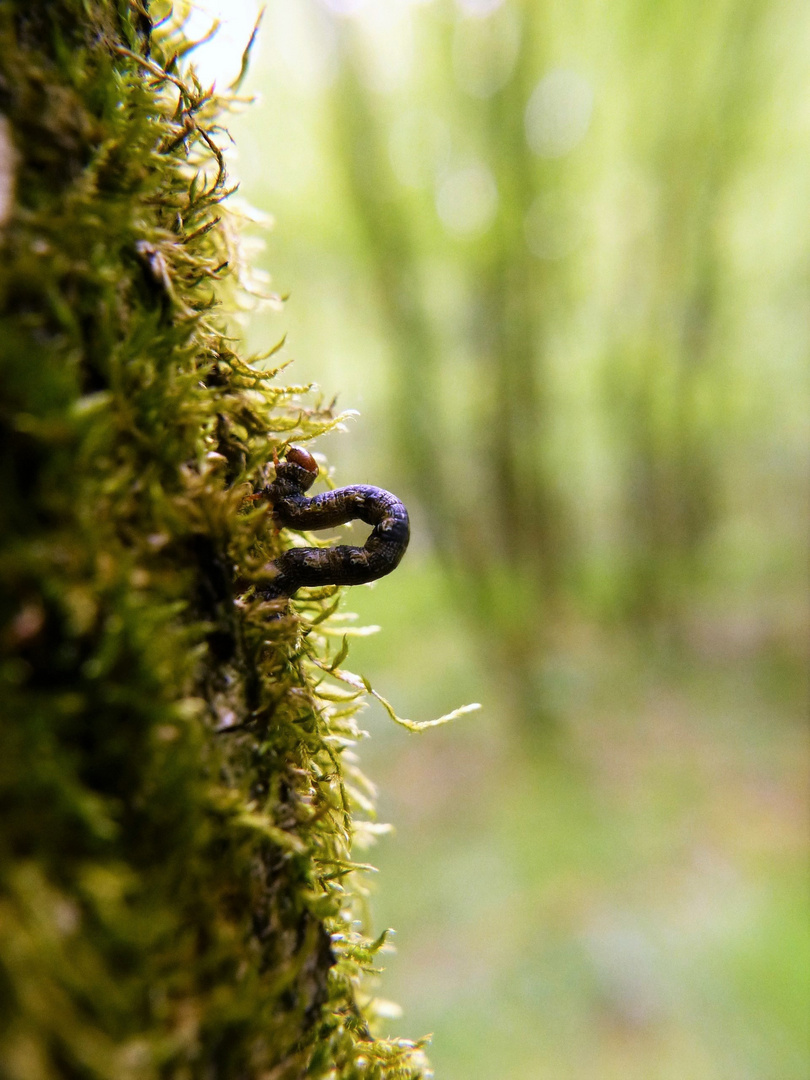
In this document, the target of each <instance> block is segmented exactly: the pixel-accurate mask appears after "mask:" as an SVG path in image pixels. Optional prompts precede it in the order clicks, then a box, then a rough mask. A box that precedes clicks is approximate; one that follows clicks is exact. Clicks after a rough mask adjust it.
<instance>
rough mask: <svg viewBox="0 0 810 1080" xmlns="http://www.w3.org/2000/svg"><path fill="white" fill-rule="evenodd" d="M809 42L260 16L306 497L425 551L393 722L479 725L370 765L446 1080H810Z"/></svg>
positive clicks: (388, 881) (506, 0) (660, 25)
mask: <svg viewBox="0 0 810 1080" xmlns="http://www.w3.org/2000/svg"><path fill="white" fill-rule="evenodd" d="M808 30H810V12H809V11H808V9H807V7H806V5H803V4H800V3H796V2H795V0H775V2H774V0H744V2H742V3H736V2H734V3H733V2H730V0H721V2H720V3H712V4H701V3H698V2H697V0H685V2H677V3H676V2H672V3H656V4H650V3H641V2H639V0H618V2H616V3H610V4H596V3H585V4H570V3H564V2H559V0H558V2H549V0H525V2H521V0H502V2H499V0H457V2H451V0H435V2H427V3H425V2H421V3H417V2H414V3H410V2H407V0H402V2H399V0H380V2H375V0H367V2H365V3H364V2H363V0H300V2H296V3H289V2H285V0H270V2H269V3H268V5H267V12H266V15H265V19H264V24H263V34H262V42H261V53H260V62H259V64H258V65H257V67H256V69H255V73H254V80H253V82H252V84H251V87H252V88H255V89H259V90H260V91H262V94H263V101H262V104H261V105H260V107H259V108H258V109H257V110H256V111H255V113H254V115H252V116H251V115H246V116H245V118H244V120H241V121H240V126H239V128H238V130H239V144H240V159H239V162H238V168H239V171H240V173H241V175H242V177H243V178H244V181H245V183H244V187H243V191H244V192H245V193H246V194H247V196H248V198H249V199H250V201H251V202H253V203H256V204H259V205H260V206H261V207H262V208H264V209H268V210H269V211H271V212H272V213H273V214H274V215H275V216H276V218H277V223H278V224H277V229H276V232H275V234H274V235H273V236H272V237H271V240H270V244H271V246H270V249H269V256H268V266H270V267H272V269H273V272H274V274H275V275H276V282H277V285H278V287H280V288H282V289H285V290H286V289H289V290H290V291H291V300H290V303H289V305H288V308H287V312H286V315H285V319H286V323H287V325H288V327H289V330H290V334H289V338H288V341H289V343H290V349H291V353H292V354H293V355H295V356H296V357H297V358H299V359H300V360H301V363H302V365H303V369H304V370H305V371H306V374H307V377H312V376H314V377H316V378H317V379H318V380H319V382H321V384H322V385H323V387H324V390H325V392H326V393H328V394H330V393H332V392H337V393H339V394H340V395H341V396H340V400H341V403H342V404H343V405H344V406H346V407H352V408H358V409H359V410H360V411H361V414H362V415H361V419H360V421H359V422H358V424H357V426H356V428H355V429H354V431H353V437H352V439H350V440H348V439H347V440H343V441H342V442H341V440H339V439H335V440H334V441H333V442H332V443H331V445H330V456H331V458H332V460H334V461H336V462H338V463H339V473H340V475H341V477H346V478H347V479H349V478H350V479H351V480H356V481H359V482H370V483H374V482H379V480H378V477H379V476H380V475H381V474H382V475H384V476H386V478H388V477H394V478H395V479H394V480H392V481H391V483H392V486H393V487H394V490H396V491H397V493H398V494H400V495H402V496H403V497H404V498H405V499H406V501H407V502H408V505H409V508H410V509H411V510H412V517H413V521H414V529H413V537H414V539H413V541H412V547H411V552H410V554H409V559H408V562H407V564H404V565H403V567H402V571H401V573H400V574H398V575H397V577H396V579H395V580H392V581H391V584H390V588H388V589H387V590H386V594H385V595H386V599H387V601H388V603H389V610H390V611H391V612H393V613H394V615H395V617H394V618H393V619H389V620H388V624H387V626H386V628H385V632H384V634H383V635H381V637H380V638H379V639H369V640H368V641H363V642H362V643H360V645H359V650H358V651H359V652H360V653H361V654H362V656H363V666H364V669H365V670H370V671H372V672H373V673H374V675H375V679H376V680H377V681H380V682H381V683H382V684H383V686H384V688H385V689H386V690H387V691H388V692H389V693H392V694H393V696H394V697H395V699H396V700H397V701H402V702H403V703H404V705H405V707H407V708H408V709H409V710H411V709H412V710H413V711H418V710H425V711H431V710H433V709H435V708H437V707H438V708H439V709H441V708H443V707H444V706H445V704H450V703H451V702H452V701H453V699H454V698H455V697H457V695H458V694H459V693H461V694H463V695H465V696H466V695H469V696H474V697H479V696H480V697H481V698H482V699H483V701H484V703H485V715H484V716H483V717H482V718H481V720H480V721H478V720H470V721H464V722H463V723H461V724H459V725H457V726H456V727H455V729H450V730H448V731H446V732H444V733H442V734H441V735H440V736H439V737H438V738H437V739H436V740H433V741H432V742H431V744H430V745H425V744H424V743H421V744H419V745H413V744H412V743H406V742H405V741H404V739H402V738H401V737H400V735H399V733H397V732H387V731H386V730H385V729H383V728H382V727H380V729H379V730H376V729H375V732H374V734H375V739H374V740H373V742H372V746H371V748H370V750H369V751H368V758H366V759H364V764H366V763H367V762H369V761H370V764H369V767H370V769H371V772H372V775H374V776H375V778H379V779H380V780H381V781H382V784H381V786H382V789H383V791H384V792H385V793H386V795H385V797H384V802H383V812H384V815H385V817H386V818H387V819H391V820H393V822H394V823H395V825H396V826H397V829H398V839H397V841H396V843H395V844H394V842H387V843H386V845H385V846H384V849H383V851H382V852H381V854H380V855H379V856H378V861H379V863H380V865H381V868H382V871H383V873H382V874H381V875H380V889H379V895H378V897H377V900H376V902H377V904H378V908H379V910H380V911H381V912H382V913H383V917H382V921H383V922H388V921H390V922H391V923H392V924H393V925H396V926H397V928H398V931H399V932H400V935H401V936H400V942H401V952H400V954H399V955H398V956H397V957H394V958H393V959H392V960H391V961H390V964H389V968H390V976H391V979H392V982H393V985H394V987H395V992H394V996H395V997H397V999H398V1000H402V1001H403V1002H404V1004H405V1006H406V1019H407V1021H408V1022H409V1023H410V1024H411V1025H413V1029H414V1030H417V1031H418V1030H424V1029H426V1028H430V1029H431V1030H434V1031H435V1040H434V1048H433V1051H432V1057H433V1060H434V1061H435V1063H436V1065H437V1068H438V1070H439V1072H440V1074H441V1075H442V1077H444V1078H445V1080H456V1078H459V1080H461V1078H463V1080H479V1078H480V1080H485V1078H486V1080H488V1078H489V1077H491V1076H498V1077H502V1078H509V1080H528V1078H531V1080H538V1078H539V1077H543V1078H545V1077H548V1078H549V1080H551V1078H553V1080H558V1078H560V1077H572V1078H577V1080H579V1078H589V1080H590V1078H591V1077H600V1078H603V1077H604V1078H612V1077H616V1078H619V1077H621V1080H627V1078H628V1077H631V1078H634V1080H635V1078H639V1080H641V1078H644V1080H648V1078H649V1077H656V1078H659V1080H664V1078H666V1080H669V1078H672V1080H682V1078H683V1077H684V1076H687V1075H688V1076H689V1077H690V1078H695V1080H698V1078H699V1080H725V1078H726V1077H728V1076H735V1077H751V1078H752V1080H753V1078H756V1080H761V1078H762V1077H767V1078H769V1080H785V1078H790V1080H806V1077H807V1058H806V1054H807V1040H808V1030H807V1025H808V1015H810V1011H809V1010H808V1008H807V1002H808V998H809V997H810V985H808V978H810V976H809V975H808V973H809V972H810V948H809V946H810V941H809V940H808V928H807V919H806V909H807V899H808V898H807V877H806V865H807V849H808V837H807V820H808V784H807V765H806V762H807V751H808V748H807V735H806V727H805V724H806V713H807V709H808V688H807V676H806V664H807V657H806V642H807V634H808V593H809V592H810V582H808V566H807V557H806V537H807V531H808V520H807V516H808V501H807V484H808V475H807V474H808V462H807V457H808V454H807V446H808V441H809V439H808V436H809V433H810V424H809V422H808V416H809V415H810V408H808V399H809V398H810V364H808V362H807V361H808V353H809V352H810V347H809V346H810V320H809V319H808V287H809V286H810V280H808V279H809V277H810V275H808V265H810V264H808V259H807V253H808V250H810V218H809V217H808V215H807V214H806V212H805V207H806V206H807V204H808V201H810V200H809V196H810V125H808V111H807V101H808V100H810V74H808V68H807V64H806V45H805V43H806V40H807V34H808ZM314 313H317V315H318V317H317V318H315V317H314ZM261 331H262V328H261V324H260V323H259V324H257V325H256V326H255V327H254V328H253V329H252V330H251V333H253V334H256V333H258V332H261ZM353 600H354V603H355V605H356V606H358V607H359V609H360V612H361V615H363V616H367V617H369V618H370V619H372V620H374V621H377V620H378V618H379V615H378V611H377V605H378V604H379V593H372V594H371V595H370V596H369V595H367V594H366V593H365V592H362V593H357V594H355V596H354V597H353ZM355 655H357V654H355ZM355 662H357V660H355ZM414 673H418V678H416V679H415V678H414ZM460 688H462V689H460ZM437 699H438V700H437ZM371 723H372V724H374V723H375V721H374V718H373V717H372V719H371ZM555 728H556V731H557V734H558V739H557V741H556V742H554V741H544V740H542V739H541V740H538V741H537V742H535V740H534V738H533V737H534V735H535V734H536V733H537V732H538V731H539V730H541V729H545V730H554V729H555ZM375 745H376V746H377V747H381V753H380V754H379V756H375V749H374V746H375ZM552 749H553V751H554V752H551V751H552ZM393 751H396V752H393ZM426 971H428V972H429V973H430V975H429V977H428V979H427V981H426V980H425V972H426Z"/></svg>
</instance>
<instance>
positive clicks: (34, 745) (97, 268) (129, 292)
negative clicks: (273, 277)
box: [0, 0, 429, 1080]
mask: <svg viewBox="0 0 810 1080" xmlns="http://www.w3.org/2000/svg"><path fill="white" fill-rule="evenodd" d="M161 15H162V16H164V19H163V21H162V22H159V16H161ZM181 16H182V12H181V11H180V10H179V5H178V10H177V11H176V12H175V17H174V18H171V17H170V6H169V5H168V4H165V3H164V4H158V3H154V4H153V5H151V7H150V6H149V5H147V4H145V3H142V2H141V0H132V2H118V3H113V2H111V0H58V2H55V0H19V2H4V3H2V4H0V169H1V170H2V171H1V172H0V253H1V257H0V387H2V391H1V392H0V506H2V517H1V518H0V522H1V524H0V699H1V700H2V718H0V1075H2V1077H3V1080H52V1078H57V1077H59V1078H77V1080H78V1078H82V1080H88V1078H99V1080H101V1078H104V1080H110V1078H113V1077H114V1078H116V1080H150V1078H157V1077H161V1078H169V1077H177V1078H180V1077H183V1078H191V1077H200V1078H203V1077H205V1078H211V1077H214V1076H216V1077H222V1078H225V1077H234V1078H236V1077H239V1078H244V1077H259V1076H261V1077H265V1078H268V1080H269V1078H270V1077H273V1078H277V1080H284V1078H287V1080H297V1078H299V1077H301V1076H304V1075H306V1076H308V1077H330V1078H331V1080H338V1078H346V1080H348V1078H354V1080H359V1078H360V1077H368V1078H370V1080H372V1078H376V1080H382V1078H384V1077H392V1078H393V1077H396V1078H399V1080H403V1078H413V1080H416V1078H417V1077H422V1076H425V1075H429V1069H428V1067H427V1065H426V1062H425V1059H424V1055H423V1053H422V1050H421V1045H422V1044H421V1043H415V1042H412V1041H408V1040H399V1039H391V1040H388V1039H382V1038H377V1037H375V1033H374V1031H373V1029H372V1025H374V1024H375V1023H376V1021H377V1020H378V1018H379V1017H378V1014H379V1013H380V1011H381V1010H380V1009H379V1008H378V1005H377V1003H376V1002H375V1001H374V1000H373V999H372V997H371V991H370V987H369V984H368V980H367V976H368V975H369V974H370V973H371V972H372V970H373V965H374V962H375V956H376V954H377V953H378V952H379V950H380V948H381V947H382V945H383V944H384V940H385V935H384V934H383V935H381V936H380V937H379V938H377V939H376V940H369V939H368V938H367V937H366V936H365V935H364V933H363V932H362V930H361V919H360V916H361V914H362V898H363V887H362V885H361V884H360V883H359V882H358V881H357V877H358V875H357V872H356V871H357V866H356V863H355V862H354V861H353V856H352V851H351V846H352V843H353V841H355V842H357V844H358V845H360V844H361V842H362V841H363V840H364V839H365V840H370V839H373V836H374V834H375V831H376V830H377V829H378V826H376V824H375V823H374V821H373V802H372V798H371V796H372V795H373V792H372V791H371V789H370V787H369V785H368V782H367V781H365V779H364V778H363V776H362V774H361V773H360V772H359V770H358V769H357V768H356V766H355V764H354V763H353V759H352V756H351V750H350V748H351V747H352V745H353V744H354V742H355V741H356V740H357V739H358V738H359V736H360V734H361V733H360V731H359V729H358V727H357V723H356V713H357V711H358V704H359V701H360V699H361V698H362V697H363V696H364V695H365V692H366V691H365V687H364V686H363V684H362V683H360V682H359V680H355V683H356V685H352V686H349V687H347V686H346V681H345V679H346V677H344V681H343V682H342V683H335V684H333V682H330V681H329V680H330V677H331V676H332V675H333V674H340V673H339V672H333V668H334V666H335V663H336V662H337V661H338V660H341V659H342V657H343V656H344V655H345V648H341V647H340V645H339V641H340V638H341V637H344V634H345V631H346V627H345V625H344V623H343V622H342V621H341V616H340V615H339V614H338V613H337V612H336V607H337V599H336V598H333V597H330V596H328V595H326V593H324V591H321V592H320V593H315V594H313V593H310V594H309V595H308V596H305V597H303V598H302V599H301V600H297V601H296V602H294V603H293V604H292V605H289V606H288V605H287V604H286V602H284V603H281V604H279V603H276V604H275V605H274V604H267V603H262V602H260V601H259V599H258V598H257V597H256V596H255V595H253V593H252V591H251V590H250V589H249V588H248V585H249V583H250V582H251V581H253V580H260V579H261V575H262V573H263V567H264V566H265V565H266V563H267V562H268V560H269V559H270V558H271V557H272V556H273V555H274V554H276V553H277V552H278V550H279V547H280V539H279V537H278V535H277V533H276V531H275V530H274V529H273V527H272V523H271V520H270V518H269V515H268V513H267V509H266V507H265V508H264V509H255V508H254V509H250V506H251V504H250V503H247V502H246V499H245V496H246V495H249V494H250V493H251V492H252V491H253V490H254V488H255V487H256V486H262V485H263V484H264V483H266V481H267V477H266V475H265V470H266V466H267V463H268V461H269V460H272V456H273V453H274V451H276V450H279V449H281V448H282V447H283V446H284V444H286V443H287V442H288V441H289V440H291V439H298V440H310V439H312V438H314V437H315V436H318V435H322V434H323V433H324V432H326V431H328V430H330V429H331V428H333V427H334V426H335V425H336V424H337V422H338V418H336V417H335V416H334V415H333V414H332V412H331V410H330V409H329V408H327V407H324V406H323V405H322V404H321V405H319V404H318V403H317V402H314V401H313V399H312V398H311V397H309V396H308V395H307V388H306V387H295V386H283V385H278V383H277V381H276V380H275V378H274V377H275V376H276V375H277V374H278V372H277V371H275V372H274V371H270V370H269V369H266V368H264V367H262V368H260V369H257V368H256V367H255V366H254V365H253V364H252V363H251V362H250V361H248V360H246V359H242V358H240V356H239V355H238V354H237V352H236V351H235V345H234V341H233V338H232V337H231V336H230V331H229V326H228V315H229V313H231V312H232V311H233V310H234V306H235V305H236V304H237V302H238V300H239V296H240V295H241V296H242V298H244V294H243V293H242V294H240V292H239V289H238V288H237V285H238V283H237V280H236V273H235V272H236V270H237V269H240V268H241V269H244V266H241V267H240V255H239V251H238V249H237V245H236V234H235V224H236V219H235V218H234V217H233V216H232V215H231V214H230V213H229V211H228V210H227V208H226V206H225V205H224V204H223V200H224V199H225V197H226V195H227V194H228V183H227V178H226V172H225V166H224V161H223V157H222V152H221V145H222V144H223V142H225V141H226V133H225V131H224V129H223V127H222V120H223V113H222V110H223V105H224V102H223V101H221V100H219V99H217V98H216V97H214V96H213V94H212V93H211V92H210V91H208V90H206V89H205V88H204V87H203V86H202V85H201V84H200V82H199V81H198V80H197V78H196V77H195V75H194V73H193V70H191V69H190V68H189V67H188V66H187V63H186V61H185V60H184V56H185V55H186V54H187V53H188V51H189V48H190V43H189V42H188V40H187V39H186V38H185V37H184V35H183V32H182V17H181ZM257 359H259V358H257V357H253V358H252V360H254V361H255V360H257ZM326 592H329V590H327V591H326ZM332 592H334V590H332ZM335 638H337V639H338V645H337V647H335V645H334V639H335ZM344 645H345V640H344ZM388 1011H389V1012H390V1009H389V1010H388Z"/></svg>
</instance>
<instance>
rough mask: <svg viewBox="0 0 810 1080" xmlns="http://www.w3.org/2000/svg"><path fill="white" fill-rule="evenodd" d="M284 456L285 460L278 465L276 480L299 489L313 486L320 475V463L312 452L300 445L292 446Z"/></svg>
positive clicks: (304, 489) (303, 489)
mask: <svg viewBox="0 0 810 1080" xmlns="http://www.w3.org/2000/svg"><path fill="white" fill-rule="evenodd" d="M284 457H285V460H284V461H280V462H278V464H277V465H276V481H277V482H278V481H281V482H282V483H283V484H285V485H286V484H289V485H291V486H292V487H294V488H296V489H297V490H298V491H306V490H307V489H308V488H311V487H312V485H313V484H314V483H315V478H316V476H317V475H318V463H317V461H316V460H315V458H314V457H313V456H312V454H310V453H309V452H308V451H307V450H302V449H301V447H300V446H291V447H290V448H289V449H288V450H287V453H286V454H285V455H284Z"/></svg>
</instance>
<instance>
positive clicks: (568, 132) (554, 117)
mask: <svg viewBox="0 0 810 1080" xmlns="http://www.w3.org/2000/svg"><path fill="white" fill-rule="evenodd" d="M592 113H593V89H592V87H591V84H590V83H589V82H588V80H587V79H586V78H584V77H583V76H582V75H580V74H579V73H578V72H576V71H571V70H569V69H567V68H555V69H554V70H553V71H550V72H549V73H548V74H547V75H544V76H543V78H542V79H541V80H540V82H539V83H538V84H537V86H536V87H535V88H534V92H533V93H532V96H531V97H530V98H529V104H528V105H527V106H526V117H525V119H526V138H527V140H528V143H529V146H530V147H531V148H532V150H533V151H534V153H535V154H537V155H538V157H543V158H558V157H562V156H563V155H564V154H567V153H568V152H569V151H571V150H573V149H574V147H575V146H576V145H577V144H578V143H580V142H581V141H582V139H583V138H584V136H585V133H586V132H587V130H588V127H589V126H590V123H591V114H592Z"/></svg>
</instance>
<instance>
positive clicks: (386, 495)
mask: <svg viewBox="0 0 810 1080" xmlns="http://www.w3.org/2000/svg"><path fill="white" fill-rule="evenodd" d="M317 472H318V466H317V464H316V463H315V461H314V459H313V458H312V457H311V455H309V454H308V453H307V452H306V451H305V450H300V449H298V448H296V447H292V448H291V449H290V450H289V451H288V452H287V460H286V461H284V462H280V463H278V464H277V466H276V479H275V480H274V481H273V483H272V484H270V485H269V486H268V487H267V488H265V489H264V491H263V492H262V494H264V495H265V496H266V497H267V498H268V499H269V500H270V502H271V503H272V506H273V517H274V518H275V520H276V522H277V523H278V524H279V525H282V526H284V528H288V529H300V530H306V531H310V530H312V529H328V528H331V527H332V526H333V525H345V524H346V523H347V522H349V521H355V520H359V521H364V522H365V523H366V524H367V525H372V526H373V528H372V530H371V534H370V536H369V537H368V539H367V540H366V542H365V544H364V545H363V547H350V546H349V545H346V544H341V545H339V546H338V547H332V548H289V549H288V550H287V551H285V552H284V553H283V554H282V555H279V557H278V558H277V559H276V560H275V561H274V562H272V563H270V565H269V569H272V570H275V572H276V576H275V578H274V579H273V580H272V582H270V583H269V584H268V585H263V586H262V587H261V589H260V592H261V594H262V595H263V596H264V597H265V598H266V599H268V600H269V599H274V598H276V597H279V596H292V595H293V594H294V593H295V592H297V591H298V589H300V588H302V587H303V586H310V587H311V586H318V585H364V584H365V583H366V582H368V581H375V580H376V579H377V578H381V577H384V576H385V575H386V574H390V573H391V571H392V570H395V569H396V567H397V566H398V565H399V563H400V560H401V559H402V556H403V555H404V554H405V549H406V548H407V546H408V540H409V539H410V525H409V522H408V511H407V510H406V509H405V506H404V505H403V504H402V503H401V502H400V500H399V499H398V498H397V497H396V496H395V495H392V494H391V492H390V491H384V490H383V489H382V488H378V487H370V486H369V485H367V484H354V485H352V486H350V487H343V488H338V489H337V490H336V491H327V492H325V493H324V494H322V495H316V496H315V497H314V498H311V499H310V498H307V496H306V495H305V494H304V492H305V491H306V490H307V488H309V487H310V486H311V485H312V483H313V482H314V480H315V477H316V475H317Z"/></svg>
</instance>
